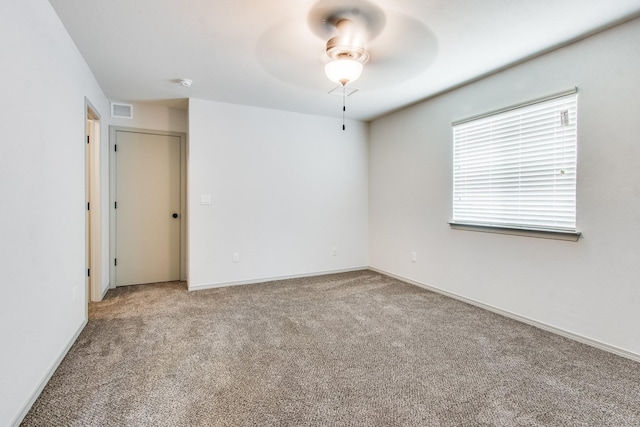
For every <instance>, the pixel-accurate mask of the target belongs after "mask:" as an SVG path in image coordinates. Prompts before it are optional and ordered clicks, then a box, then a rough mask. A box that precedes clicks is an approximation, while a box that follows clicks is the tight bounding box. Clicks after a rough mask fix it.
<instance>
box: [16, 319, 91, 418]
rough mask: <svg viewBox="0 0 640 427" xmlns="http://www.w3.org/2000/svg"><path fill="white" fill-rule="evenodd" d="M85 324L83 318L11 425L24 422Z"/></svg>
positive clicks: (85, 320) (85, 321)
mask: <svg viewBox="0 0 640 427" xmlns="http://www.w3.org/2000/svg"><path fill="white" fill-rule="evenodd" d="M85 326H87V319H84V320H83V322H82V324H81V325H80V327H79V328H78V330H77V331H76V332H75V334H73V337H71V340H70V341H69V342H68V343H67V345H66V346H65V348H64V349H63V350H62V352H61V353H60V354H59V355H58V358H57V359H56V360H55V361H54V362H53V363H52V364H51V366H49V369H48V370H47V372H46V373H45V375H44V376H43V377H42V379H41V380H40V383H39V384H38V386H37V387H36V388H35V389H34V390H33V392H32V393H31V395H30V396H29V398H28V399H27V401H26V402H25V403H24V405H22V410H21V411H20V413H18V415H16V417H15V418H14V419H13V421H12V422H11V423H10V424H9V425H10V426H13V427H18V426H19V425H20V423H21V422H22V420H23V419H24V417H26V416H27V413H28V412H29V409H31V407H32V406H33V404H34V403H35V401H36V399H37V398H38V396H40V393H42V390H44V387H45V386H46V385H47V383H48V382H49V380H50V379H51V377H52V376H53V374H54V373H55V372H56V369H58V366H60V363H61V362H62V359H64V357H65V356H66V355H67V353H68V352H69V350H70V349H71V346H73V344H74V343H75V342H76V340H77V339H78V337H79V336H80V333H81V332H82V330H83V329H84V327H85Z"/></svg>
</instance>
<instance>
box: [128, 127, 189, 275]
mask: <svg viewBox="0 0 640 427" xmlns="http://www.w3.org/2000/svg"><path fill="white" fill-rule="evenodd" d="M115 142H116V151H115V154H116V201H115V203H116V209H115V212H116V224H115V226H116V260H115V266H116V267H115V270H116V280H115V283H116V286H127V285H134V284H141V283H155V282H168V281H173V280H179V279H180V229H181V227H180V222H181V218H182V214H181V212H180V207H181V201H180V189H181V182H180V179H181V171H180V166H181V161H180V153H181V146H180V142H181V139H180V137H179V136H172V135H160V134H153V133H144V132H134V131H131V132H129V131H121V130H118V131H117V132H116V138H115Z"/></svg>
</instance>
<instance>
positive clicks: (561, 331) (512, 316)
mask: <svg viewBox="0 0 640 427" xmlns="http://www.w3.org/2000/svg"><path fill="white" fill-rule="evenodd" d="M369 270H371V271H375V272H376V273H380V274H383V275H385V276H389V277H393V278H394V279H398V280H400V281H402V282H405V283H409V284H411V285H415V286H418V287H420V288H423V289H426V290H429V291H432V292H435V293H438V294H441V295H444V296H447V297H450V298H453V299H456V300H458V301H462V302H465V303H467V304H471V305H474V306H476V307H479V308H482V309H484V310H488V311H491V312H493V313H496V314H499V315H501V316H505V317H508V318H510V319H514V320H517V321H519V322H522V323H526V324H528V325H531V326H535V327H536V328H539V329H543V330H545V331H548V332H552V333H554V334H557V335H561V336H563V337H565V338H569V339H572V340H574V341H578V342H580V343H582V344H587V345H590V346H592V347H596V348H599V349H600V350H604V351H608V352H609V353H613V354H617V355H618V356H622V357H626V358H627V359H631V360H634V361H636V362H640V354H636V353H633V352H630V351H627V350H624V349H622V348H619V347H615V346H612V345H610V344H606V343H603V342H601V341H597V340H594V339H592V338H587V337H585V336H582V335H578V334H575V333H573V332H569V331H565V330H564V329H560V328H557V327H555V326H551V325H549V324H546V323H543V322H539V321H537V320H533V319H530V318H528V317H524V316H521V315H519V314H515V313H512V312H510V311H506V310H503V309H500V308H497V307H493V306H491V305H487V304H484V303H481V302H478V301H475V300H472V299H469V298H466V297H463V296H461V295H457V294H454V293H451V292H447V291H445V290H442V289H440V288H436V287H433V286H430V285H427V284H424V283H420V282H417V281H415V280H411V279H408V278H406V277H403V276H399V275H397V274H393V273H389V272H388V271H384V270H381V269H378V268H374V267H369Z"/></svg>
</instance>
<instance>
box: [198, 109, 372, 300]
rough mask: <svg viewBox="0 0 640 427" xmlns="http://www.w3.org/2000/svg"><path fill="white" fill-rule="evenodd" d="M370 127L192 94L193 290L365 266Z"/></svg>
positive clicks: (352, 122) (366, 262)
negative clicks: (203, 199)
mask: <svg viewBox="0 0 640 427" xmlns="http://www.w3.org/2000/svg"><path fill="white" fill-rule="evenodd" d="M367 135H368V134H367V125H366V124H364V123H361V122H355V121H350V122H348V123H347V130H346V131H342V126H341V121H340V120H338V119H333V118H327V117H318V116H311V115H304V114H297V113H290V112H285V111H277V110H269V109H263V108H255V107H247V106H239V105H231V104H222V103H217V102H210V101H203V100H198V99H191V100H190V102H189V154H188V158H189V166H188V174H189V177H188V182H189V184H188V185H189V197H190V201H189V229H190V231H189V258H190V266H189V287H190V289H196V288H199V287H207V286H211V285H220V284H229V283H236V282H251V281H259V280H263V279H267V278H274V277H285V276H298V275H306V274H311V273H322V272H330V271H339V270H347V269H355V268H362V267H366V266H367V265H368V259H367V209H368V205H367V204H368V199H367V186H368V184H367V180H368V170H367V161H368V158H367ZM203 194H205V195H211V196H212V200H213V203H212V205H210V206H206V205H200V195H203ZM333 247H336V248H337V256H333V255H332V248H333ZM234 252H237V253H239V254H240V262H238V263H233V262H232V254H233V253H234Z"/></svg>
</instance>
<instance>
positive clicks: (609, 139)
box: [369, 20, 640, 356]
mask: <svg viewBox="0 0 640 427" xmlns="http://www.w3.org/2000/svg"><path fill="white" fill-rule="evenodd" d="M638 70H640V20H635V21H632V22H630V23H627V24H625V25H622V26H620V27H617V28H614V29H611V30H609V31H607V32H604V33H601V34H599V35H596V36H593V37H591V38H589V39H586V40H583V41H581V42H579V43H577V44H574V45H571V46H568V47H566V48H563V49H560V50H558V51H555V52H553V53H550V54H547V55H544V56H542V57H539V58H537V59H534V60H532V61H529V62H527V63H524V64H521V65H519V66H517V67H515V68H512V69H509V70H506V71H504V72H501V73H499V74H497V75H494V76H492V77H489V78H486V79H483V80H481V81H478V82H476V83H473V84H470V85H468V86H466V87H463V88H461V89H458V90H455V91H453V92H450V93H447V94H445V95H442V96H439V97H437V98H435V99H432V100H428V101H426V102H423V103H421V104H418V105H415V106H413V107H410V108H407V109H405V110H402V111H399V112H397V113H395V114H392V115H389V116H386V117H384V118H381V119H379V120H376V121H374V122H373V123H372V124H371V128H370V132H371V140H370V171H369V173H370V195H369V197H370V211H369V216H370V228H369V231H370V234H369V241H370V254H369V256H370V263H371V266H372V267H374V268H377V269H380V270H383V271H386V272H390V273H392V274H395V275H398V276H402V277H405V278H409V279H411V280H414V281H416V282H418V283H422V284H426V285H429V286H433V287H436V288H440V289H442V290H445V291H448V292H451V293H454V294H457V295H460V296H463V297H466V298H469V299H471V300H474V301H477V302H480V303H484V304H487V305H490V306H493V307H496V308H498V309H501V310H505V311H508V312H511V313H514V314H516V315H519V316H524V317H526V318H530V319H532V320H534V321H537V322H541V323H544V324H547V325H550V326H552V327H555V328H559V329H561V330H563V331H566V332H569V333H573V334H577V335H579V336H582V337H584V338H587V339H590V340H595V341H598V342H600V343H603V344H606V345H608V346H612V347H615V348H618V349H621V350H622V353H624V352H628V353H633V354H635V355H640V329H639V325H640V286H639V283H640V282H639V278H640V241H639V236H640V168H639V167H638V159H640V144H638V138H639V135H640V101H639V100H640V72H638ZM574 86H577V87H578V88H579V101H578V109H579V111H578V115H579V118H578V122H579V123H578V133H579V140H578V146H579V148H578V150H579V153H578V155H579V159H578V193H577V199H578V202H577V223H578V228H579V231H582V232H583V233H584V235H583V238H582V239H581V240H580V241H579V242H575V243H574V242H564V241H556V240H544V239H536V238H528V237H519V236H507V235H500V234H487V233H477V232H470V231H461V230H452V229H451V228H450V227H449V225H448V224H447V222H448V221H449V220H450V219H451V176H452V170H451V162H452V160H451V155H452V154H451V123H452V122H453V121H456V120H460V119H464V118H467V117H470V116H474V115H476V114H480V113H484V112H488V111H492V110H495V109H498V108H501V107H505V106H509V105H513V104H516V103H519V102H523V101H527V100H530V99H535V98H538V97H541V96H545V95H549V94H553V93H556V92H560V91H563V90H566V89H569V88H571V87H574ZM411 251H416V252H417V256H418V262H416V263H412V262H411V260H410V252H411ZM632 356H633V355H632Z"/></svg>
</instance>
